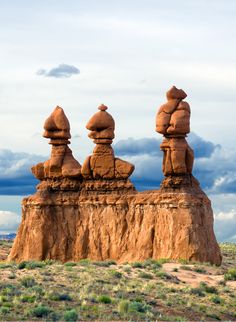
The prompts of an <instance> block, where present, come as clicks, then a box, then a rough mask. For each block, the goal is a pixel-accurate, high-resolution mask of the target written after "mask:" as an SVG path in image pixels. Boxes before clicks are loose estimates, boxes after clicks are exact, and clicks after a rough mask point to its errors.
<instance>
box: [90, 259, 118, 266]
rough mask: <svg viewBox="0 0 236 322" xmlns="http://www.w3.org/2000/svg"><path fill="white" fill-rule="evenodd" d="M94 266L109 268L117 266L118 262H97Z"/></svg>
mask: <svg viewBox="0 0 236 322" xmlns="http://www.w3.org/2000/svg"><path fill="white" fill-rule="evenodd" d="M92 264H93V265H95V266H100V267H109V266H111V265H116V261H114V260H107V261H96V262H92Z"/></svg>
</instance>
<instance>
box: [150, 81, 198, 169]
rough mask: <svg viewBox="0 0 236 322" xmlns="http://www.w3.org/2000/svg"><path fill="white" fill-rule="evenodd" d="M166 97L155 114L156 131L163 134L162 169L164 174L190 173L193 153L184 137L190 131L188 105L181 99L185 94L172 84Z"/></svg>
mask: <svg viewBox="0 0 236 322" xmlns="http://www.w3.org/2000/svg"><path fill="white" fill-rule="evenodd" d="M166 97H167V100H168V101H167V103H165V104H163V105H161V107H160V108H159V111H158V113H157V116H156V131H157V132H159V133H161V134H163V135H164V139H163V142H162V144H161V150H162V151H164V158H163V167H162V169H163V172H164V175H171V174H191V173H192V168H193V161H194V154H193V150H192V149H191V148H190V146H189V145H188V143H187V141H186V139H185V137H186V134H187V133H189V132H190V106H189V104H188V103H187V102H185V101H182V99H184V98H185V97H187V94H186V93H185V92H184V91H183V90H182V89H177V88H176V87H175V86H173V87H172V88H171V89H170V90H169V91H168V92H167V93H166Z"/></svg>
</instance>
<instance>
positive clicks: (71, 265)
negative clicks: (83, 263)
mask: <svg viewBox="0 0 236 322" xmlns="http://www.w3.org/2000/svg"><path fill="white" fill-rule="evenodd" d="M64 266H66V267H74V266H77V263H75V262H67V263H65V264H64Z"/></svg>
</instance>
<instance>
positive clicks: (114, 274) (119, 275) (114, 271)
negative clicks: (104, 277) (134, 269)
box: [109, 269, 123, 278]
mask: <svg viewBox="0 0 236 322" xmlns="http://www.w3.org/2000/svg"><path fill="white" fill-rule="evenodd" d="M109 273H110V274H111V276H113V277H115V278H121V277H122V276H123V275H122V273H121V272H119V271H116V270H115V269H111V270H109Z"/></svg>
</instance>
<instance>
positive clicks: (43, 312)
mask: <svg viewBox="0 0 236 322" xmlns="http://www.w3.org/2000/svg"><path fill="white" fill-rule="evenodd" d="M49 312H50V309H49V308H48V307H47V306H44V305H38V306H36V307H35V308H33V309H32V310H31V314H32V315H33V316H35V317H37V318H43V317H46V316H47V315H48V314H49Z"/></svg>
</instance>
